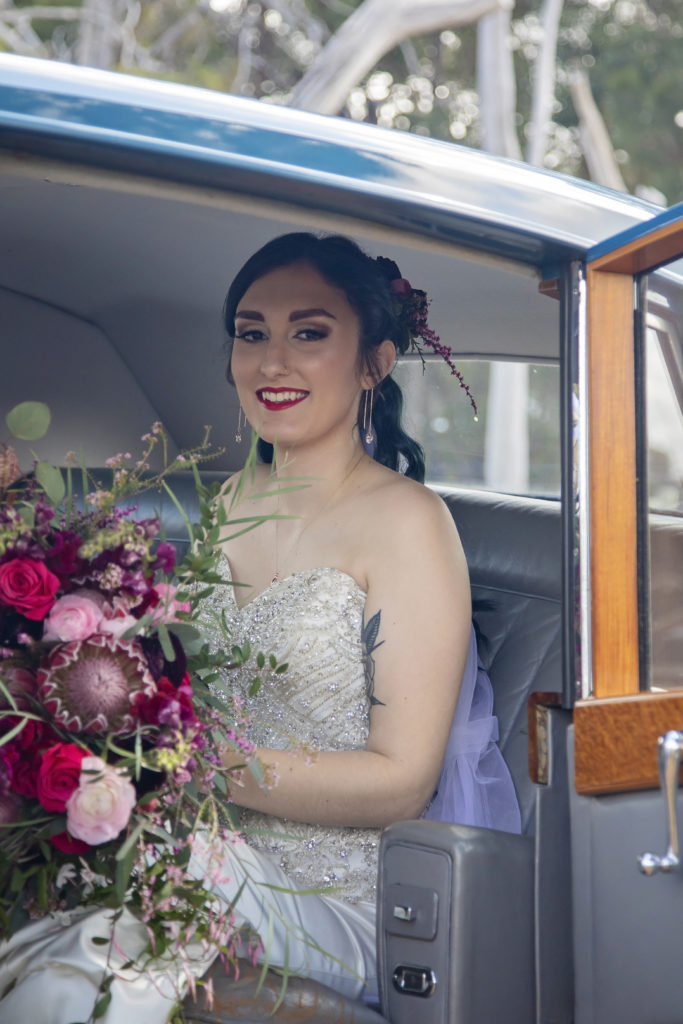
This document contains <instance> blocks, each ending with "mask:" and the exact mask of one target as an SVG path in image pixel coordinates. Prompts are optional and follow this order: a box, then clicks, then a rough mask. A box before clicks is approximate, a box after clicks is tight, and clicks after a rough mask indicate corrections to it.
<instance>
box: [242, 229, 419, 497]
mask: <svg viewBox="0 0 683 1024" xmlns="http://www.w3.org/2000/svg"><path fill="white" fill-rule="evenodd" d="M293 263H307V264H309V265H310V266H312V267H313V268H314V269H315V270H317V271H318V273H319V274H320V275H321V277H323V278H324V279H325V280H326V281H327V283H328V284H330V285H331V286H332V287H333V288H338V289H339V290H340V291H342V292H343V293H344V295H345V296H346V299H347V302H348V303H349V305H350V307H351V309H352V310H353V311H354V313H355V314H356V316H357V317H358V321H359V323H360V358H361V359H362V361H363V365H364V367H365V368H366V369H367V371H368V372H369V373H370V375H371V376H372V377H373V378H377V377H379V373H378V367H377V360H376V354H377V349H378V347H379V345H381V343H382V342H383V341H384V340H385V338H388V339H389V340H391V341H393V342H394V344H395V345H396V349H397V351H399V352H404V351H406V346H405V339H404V334H405V328H404V327H403V326H402V325H401V323H400V322H399V319H398V317H397V314H396V303H395V301H394V298H393V297H392V293H391V287H390V282H391V281H392V280H394V279H396V278H400V276H401V274H400V271H399V269H398V267H397V266H396V264H395V263H393V262H392V261H391V260H388V259H384V258H381V257H380V258H379V259H377V260H375V259H373V258H372V257H371V256H368V255H367V254H366V253H364V252H363V250H362V249H361V248H360V247H359V246H358V245H356V243H355V242H353V241H351V239H350V238H345V237H344V236H343V235H327V236H323V237H318V236H317V235H312V234H309V233H307V232H293V233H291V234H288V235H281V236H280V237H279V238H274V239H273V240H272V241H270V242H267V243H266V244H265V245H264V246H263V247H262V248H261V249H259V250H258V252H256V253H254V255H253V256H251V257H250V259H248V260H247V262H246V263H245V264H244V266H243V267H242V269H241V270H240V271H239V273H238V274H237V276H236V277H235V279H234V281H233V282H232V284H231V285H230V290H229V291H228V294H227V297H226V299H225V306H224V309H223V315H224V321H225V327H226V329H227V332H228V335H229V337H230V342H229V344H228V369H227V377H228V380H229V381H230V382H231V383H234V381H233V378H232V372H231V369H230V360H231V358H232V342H233V340H234V338H235V313H236V312H237V306H238V305H239V303H240V301H241V299H242V297H243V296H244V294H245V292H246V291H247V289H248V288H250V287H251V285H252V284H253V283H254V281H257V280H259V278H261V277H264V276H265V275H266V274H269V273H270V272H271V271H273V270H279V269H280V268H281V267H288V266H291V265H292V264H293ZM363 406H364V403H363V402H362V401H361V402H360V403H359V409H358V421H357V422H358V429H359V431H360V432H361V436H362V434H363ZM402 411H403V394H402V392H401V389H400V387H399V385H398V384H397V383H396V381H395V380H394V379H393V377H392V376H391V375H387V376H386V377H384V379H383V380H382V381H379V382H378V383H377V384H376V385H375V389H374V400H373V410H372V419H373V426H374V430H375V434H376V436H377V442H376V447H375V451H374V456H373V457H374V458H375V459H376V460H377V462H379V463H381V464H382V465H383V466H388V467H389V469H394V470H398V471H401V472H404V473H405V475H406V476H408V477H411V478H412V479H413V480H419V481H420V482H422V481H423V480H424V475H425V466H424V452H423V451H422V448H421V447H420V445H419V444H418V443H417V441H415V440H413V438H411V437H409V436H408V434H406V433H405V431H404V430H403V427H402V425H401V416H402ZM259 455H260V456H261V458H263V459H264V461H266V462H272V460H273V446H272V445H271V444H269V443H268V442H266V441H263V440H262V439H260V440H259Z"/></svg>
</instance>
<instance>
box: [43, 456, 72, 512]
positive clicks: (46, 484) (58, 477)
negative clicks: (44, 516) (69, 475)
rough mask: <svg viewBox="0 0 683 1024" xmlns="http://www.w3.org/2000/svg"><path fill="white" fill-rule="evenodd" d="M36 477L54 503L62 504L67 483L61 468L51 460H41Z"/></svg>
mask: <svg viewBox="0 0 683 1024" xmlns="http://www.w3.org/2000/svg"><path fill="white" fill-rule="evenodd" d="M36 479H37V480H38V483H39V484H40V486H41V487H42V488H43V490H44V491H45V493H46V494H47V496H48V498H49V499H50V501H51V502H52V504H53V505H60V504H61V503H62V502H63V501H64V495H65V494H66V484H65V483H64V477H63V476H62V473H61V470H59V469H57V468H56V467H55V466H51V465H50V463H49V462H39V463H38V465H37V466H36Z"/></svg>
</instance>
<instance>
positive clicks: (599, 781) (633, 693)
mask: <svg viewBox="0 0 683 1024" xmlns="http://www.w3.org/2000/svg"><path fill="white" fill-rule="evenodd" d="M632 234H633V235H634V236H633V237H631V238H630V239H628V240H627V241H625V242H624V244H623V245H620V246H619V245H617V247H616V248H611V249H610V250H609V251H605V252H604V253H603V254H600V252H596V255H595V257H594V258H591V257H590V255H589V259H588V262H587V264H586V294H587V352H586V360H587V362H586V366H587V371H588V395H587V401H588V423H589V438H588V452H589V457H588V475H589V481H590V581H591V582H590V587H591V609H590V616H591V632H592V637H591V639H592V678H593V694H592V696H591V697H588V698H584V699H583V700H579V701H577V703H576V705H575V708H574V730H575V750H576V769H575V785H576V789H577V791H578V792H579V793H586V794H589V793H612V792H620V791H626V790H632V789H648V788H652V787H656V786H658V784H659V777H658V766H657V738H658V737H659V736H660V735H661V734H662V733H664V732H666V731H667V730H668V729H671V728H683V679H682V682H681V685H682V689H681V691H680V692H679V691H671V692H667V693H641V692H640V659H639V630H638V563H637V549H638V545H637V528H638V521H637V503H636V501H637V500H636V397H635V389H636V381H635V371H634V306H635V303H634V294H635V289H634V277H635V275H637V274H640V273H643V272H647V271H650V270H653V269H656V268H657V267H658V266H661V265H662V264H664V263H668V262H670V261H671V260H674V259H676V258H677V257H679V256H680V255H681V254H683V216H682V211H681V209H680V208H677V210H674V211H667V212H666V213H665V214H663V215H662V216H660V217H657V218H654V220H653V222H651V223H650V224H649V225H648V223H646V224H644V225H643V227H642V229H640V230H638V231H636V232H635V233H632ZM608 244H609V243H606V245H608ZM596 248H598V249H599V248H600V247H596Z"/></svg>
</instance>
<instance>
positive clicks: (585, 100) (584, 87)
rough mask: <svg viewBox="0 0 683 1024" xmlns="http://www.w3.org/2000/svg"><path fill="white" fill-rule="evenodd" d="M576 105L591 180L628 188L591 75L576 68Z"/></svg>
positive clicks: (573, 85) (573, 77)
mask: <svg viewBox="0 0 683 1024" xmlns="http://www.w3.org/2000/svg"><path fill="white" fill-rule="evenodd" d="M569 88H570V90H571V94H572V100H573V101H574V109H575V110H576V114H577V117H578V119H579V131H580V134H581V144H582V148H583V155H584V157H585V158H586V164H587V166H588V173H589V174H590V176H591V181H594V182H595V183H596V184H597V185H606V186H607V188H613V189H615V190H616V191H617V192H628V189H627V188H626V183H625V181H624V179H623V178H622V176H621V171H620V170H619V165H618V164H617V161H616V160H615V158H614V150H613V149H612V142H611V140H610V137H609V133H608V131H607V127H606V126H605V122H604V120H603V117H602V114H601V113H600V111H599V110H598V105H597V103H596V102H595V100H594V99H593V93H592V91H591V87H590V82H589V81H588V75H586V74H585V72H583V71H578V70H577V71H574V72H573V73H572V75H571V77H570V79H569Z"/></svg>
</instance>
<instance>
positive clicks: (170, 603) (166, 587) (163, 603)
mask: <svg viewBox="0 0 683 1024" xmlns="http://www.w3.org/2000/svg"><path fill="white" fill-rule="evenodd" d="M152 592H153V593H154V594H156V596H157V601H156V603H155V604H153V606H152V605H150V608H149V609H148V611H150V612H151V614H152V622H153V623H154V624H157V623H159V622H176V621H177V620H178V612H190V611H191V610H192V608H191V606H190V602H189V601H176V598H175V595H176V593H177V588H176V587H174V586H173V584H172V583H155V584H154V586H153V587H152Z"/></svg>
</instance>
